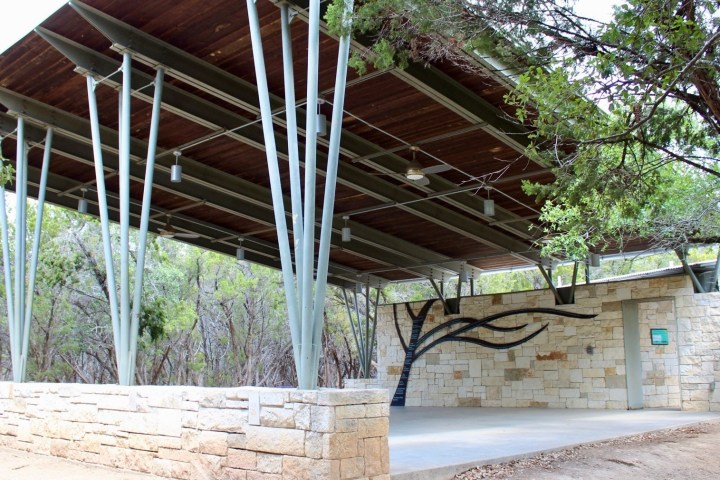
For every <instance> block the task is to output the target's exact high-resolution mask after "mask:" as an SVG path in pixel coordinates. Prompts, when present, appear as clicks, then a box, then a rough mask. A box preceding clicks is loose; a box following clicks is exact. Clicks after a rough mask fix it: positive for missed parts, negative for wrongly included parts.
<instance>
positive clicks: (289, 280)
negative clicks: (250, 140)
mask: <svg viewBox="0 0 720 480" xmlns="http://www.w3.org/2000/svg"><path fill="white" fill-rule="evenodd" d="M247 10H248V20H249V25H250V37H251V41H252V51H253V60H254V62H255V75H256V78H257V86H258V99H259V103H260V112H261V118H262V126H263V136H264V138H265V154H266V156H267V163H268V173H269V176H270V191H271V194H272V200H273V212H274V214H275V229H276V230H277V236H278V248H279V250H280V263H281V264H282V273H283V283H284V285H285V298H286V300H287V305H288V317H289V318H288V320H289V323H290V335H291V337H292V342H293V353H294V355H295V365H296V369H298V377H300V371H299V366H300V358H299V350H300V349H299V343H300V316H299V305H298V297H297V291H296V287H295V281H294V278H293V273H294V272H293V268H292V256H291V254H290V241H289V239H288V230H287V223H286V221H285V205H284V201H283V192H282V183H281V181H280V168H279V166H278V156H277V147H276V145H275V135H274V134H273V123H272V108H271V107H270V94H269V91H268V84H267V77H266V72H265V59H264V57H263V48H262V38H261V35H260V20H259V19H258V14H257V9H256V7H255V2H254V1H253V0H247Z"/></svg>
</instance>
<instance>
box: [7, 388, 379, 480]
mask: <svg viewBox="0 0 720 480" xmlns="http://www.w3.org/2000/svg"><path fill="white" fill-rule="evenodd" d="M388 415H389V407H388V404H387V393H386V392H385V391H382V390H379V391H378V390H375V391H372V390H364V391H349V390H322V391H299V390H294V389H269V388H253V387H239V388H229V389H225V388H198V387H120V386H117V385H80V384H43V383H38V384H35V383H25V384H15V383H7V382H5V383H0V445H3V446H7V447H11V448H14V449H19V450H29V451H33V452H35V453H43V454H48V455H55V456H59V457H64V458H69V459H73V460H78V461H81V462H86V463H92V464H99V465H107V466H111V467H117V468H123V469H129V470H135V471H139V472H147V473H151V474H154V475H157V476H159V477H162V478H173V479H193V480H194V479H200V478H218V479H225V480H233V479H242V480H250V479H254V478H259V477H262V478H265V479H270V480H289V479H313V480H329V479H354V478H363V479H367V478H372V479H377V480H389V478H390V477H389V471H390V470H389V469H390V466H389V454H388V440H387V435H388V428H389V423H388Z"/></svg>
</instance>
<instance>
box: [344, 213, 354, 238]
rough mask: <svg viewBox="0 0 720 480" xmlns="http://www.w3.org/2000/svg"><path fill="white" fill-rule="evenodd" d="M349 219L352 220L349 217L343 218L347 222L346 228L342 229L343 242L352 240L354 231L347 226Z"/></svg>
mask: <svg viewBox="0 0 720 480" xmlns="http://www.w3.org/2000/svg"><path fill="white" fill-rule="evenodd" d="M348 219H350V217H349V216H347V215H345V216H344V217H343V220H345V226H344V227H343V228H342V241H343V242H349V241H350V240H352V230H350V227H348V225H347V222H348Z"/></svg>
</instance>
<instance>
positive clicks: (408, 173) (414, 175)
mask: <svg viewBox="0 0 720 480" xmlns="http://www.w3.org/2000/svg"><path fill="white" fill-rule="evenodd" d="M418 150H420V149H419V148H418V147H416V146H414V145H413V146H411V147H410V151H411V152H412V160H410V163H408V164H407V168H406V169H405V178H407V179H408V180H413V181H417V180H421V179H423V178H425V172H423V169H422V166H420V164H419V163H418V161H417V160H416V159H415V154H416V153H417V151H418Z"/></svg>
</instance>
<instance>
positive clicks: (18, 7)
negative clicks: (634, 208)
mask: <svg viewBox="0 0 720 480" xmlns="http://www.w3.org/2000/svg"><path fill="white" fill-rule="evenodd" d="M66 1H67V0H22V1H19V2H9V1H7V0H5V1H4V2H3V3H4V4H5V5H3V6H2V16H3V28H2V29H0V52H4V51H5V50H7V49H8V48H9V47H10V46H12V45H13V44H14V43H15V42H17V41H18V40H20V39H21V38H22V37H24V36H25V35H26V34H27V33H28V32H30V31H31V30H32V29H33V28H34V27H35V26H37V25H38V24H40V23H42V21H43V20H45V19H46V18H47V17H49V16H50V15H51V14H52V13H53V12H55V10H57V9H58V8H60V7H61V6H62V5H63V4H64V3H66ZM619 1H620V0H613V1H598V0H579V1H578V7H577V8H578V12H579V13H581V14H583V15H585V16H588V17H595V18H608V17H609V16H610V13H611V12H612V10H611V9H612V5H613V4H616V3H618V2H619Z"/></svg>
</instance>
